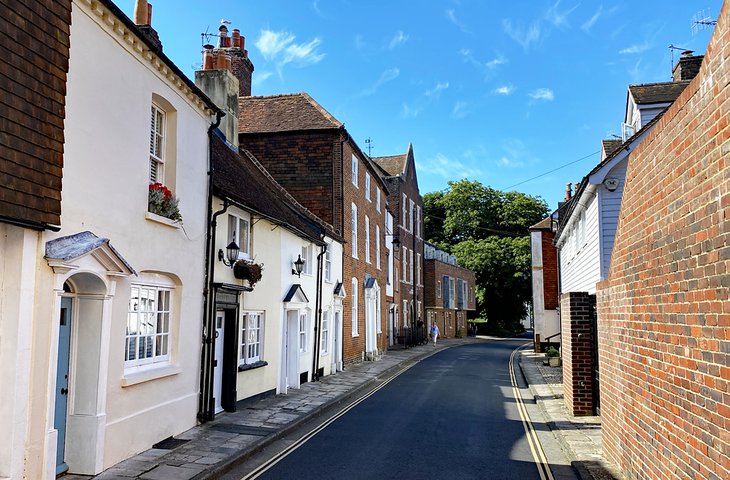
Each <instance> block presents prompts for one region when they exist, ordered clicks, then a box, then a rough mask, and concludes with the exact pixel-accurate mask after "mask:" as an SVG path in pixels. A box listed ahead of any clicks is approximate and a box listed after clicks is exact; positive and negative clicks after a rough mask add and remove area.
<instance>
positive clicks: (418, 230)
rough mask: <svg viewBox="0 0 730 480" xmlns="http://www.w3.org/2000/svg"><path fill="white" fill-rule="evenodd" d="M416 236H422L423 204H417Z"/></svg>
mask: <svg viewBox="0 0 730 480" xmlns="http://www.w3.org/2000/svg"><path fill="white" fill-rule="evenodd" d="M416 236H417V237H419V238H420V237H421V206H420V205H416Z"/></svg>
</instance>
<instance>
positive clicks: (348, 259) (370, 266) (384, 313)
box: [342, 142, 388, 364]
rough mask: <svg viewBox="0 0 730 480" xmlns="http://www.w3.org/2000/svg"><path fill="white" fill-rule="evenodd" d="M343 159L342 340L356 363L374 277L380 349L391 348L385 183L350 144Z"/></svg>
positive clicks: (361, 350) (346, 359)
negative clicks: (377, 231) (344, 294)
mask: <svg viewBox="0 0 730 480" xmlns="http://www.w3.org/2000/svg"><path fill="white" fill-rule="evenodd" d="M343 154H344V157H343V159H342V168H343V172H344V174H343V176H342V185H343V193H344V195H343V198H344V208H343V213H344V215H343V219H344V227H343V233H342V236H343V237H344V238H345V246H344V248H343V252H344V258H343V265H342V269H343V277H344V280H343V281H344V284H345V288H346V289H347V297H345V299H344V302H343V309H344V313H343V335H342V337H343V340H342V347H343V352H342V357H343V361H344V362H345V363H346V364H347V363H353V362H357V361H360V360H362V358H363V353H364V352H365V286H364V283H365V278H366V277H367V276H371V277H374V278H376V279H377V281H378V285H379V286H380V331H381V333H380V334H378V340H377V344H378V350H380V351H383V350H385V349H386V348H387V347H388V336H387V335H388V331H387V319H388V302H387V301H386V296H385V289H386V283H385V282H386V281H387V278H386V275H387V269H386V265H385V199H386V195H385V191H384V190H383V184H382V182H381V180H380V179H379V177H378V175H377V172H376V171H375V170H373V169H372V168H370V167H369V162H367V161H366V160H365V158H364V157H363V156H362V155H361V154H360V152H359V151H358V149H357V148H355V147H353V146H352V145H351V144H350V143H349V142H347V143H345V145H344V149H343ZM353 154H354V155H356V156H357V157H358V160H359V164H358V181H357V187H355V185H354V184H353V183H352V155H353ZM366 172H367V173H369V174H370V201H368V200H367V199H366V198H365V173H366ZM376 188H379V189H380V190H381V192H380V211H378V210H377V207H376V200H377V194H376V193H375V191H376ZM353 203H355V205H356V206H357V243H358V245H357V252H358V258H353V256H352V243H351V239H352V232H351V225H350V220H351V218H352V204H353ZM366 215H367V217H368V218H369V219H370V263H367V262H366V261H365V216H366ZM375 225H378V226H379V227H380V269H378V268H377V263H376V259H375V255H376V249H375ZM353 277H354V278H357V280H358V292H357V294H358V295H357V302H358V308H357V314H358V318H357V319H356V321H357V324H358V328H357V331H358V335H357V336H355V337H353V336H352V323H351V322H352V321H354V320H353V319H352V302H353V301H354V300H355V298H354V297H353V295H352V279H353Z"/></svg>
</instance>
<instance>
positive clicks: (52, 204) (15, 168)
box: [0, 0, 71, 227]
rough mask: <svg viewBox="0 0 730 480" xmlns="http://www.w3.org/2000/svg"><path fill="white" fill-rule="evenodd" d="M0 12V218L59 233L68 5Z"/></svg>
mask: <svg viewBox="0 0 730 480" xmlns="http://www.w3.org/2000/svg"><path fill="white" fill-rule="evenodd" d="M0 10H2V12H3V20H2V22H0V36H2V37H3V41H2V42H0V45H1V46H0V52H1V54H0V105H1V108H0V146H1V147H2V148H0V217H6V218H9V219H11V220H16V221H20V222H23V223H26V222H27V223H29V224H36V225H38V226H39V227H41V226H42V225H43V224H53V225H58V224H60V222H61V177H62V174H61V173H62V172H61V171H62V167H63V142H64V136H63V123H64V117H65V103H66V74H67V73H68V59H69V45H70V44H69V34H70V25H71V0H34V1H21V0H0Z"/></svg>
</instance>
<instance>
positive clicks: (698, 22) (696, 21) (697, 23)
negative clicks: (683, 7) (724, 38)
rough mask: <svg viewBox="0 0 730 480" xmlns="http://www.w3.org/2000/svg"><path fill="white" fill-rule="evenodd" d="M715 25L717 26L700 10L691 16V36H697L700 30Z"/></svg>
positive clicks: (715, 21) (715, 22)
mask: <svg viewBox="0 0 730 480" xmlns="http://www.w3.org/2000/svg"><path fill="white" fill-rule="evenodd" d="M715 25H717V20H713V19H712V17H711V16H710V15H709V14H708V13H705V10H700V11H699V12H697V13H695V14H694V15H692V35H697V34H698V33H699V32H701V31H702V30H705V29H707V28H709V27H714V26H715Z"/></svg>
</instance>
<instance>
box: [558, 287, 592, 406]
mask: <svg viewBox="0 0 730 480" xmlns="http://www.w3.org/2000/svg"><path fill="white" fill-rule="evenodd" d="M560 304H561V305H560V329H561V330H562V332H563V335H562V337H561V343H560V349H561V357H562V360H563V395H564V400H565V406H566V408H567V409H568V413H569V414H570V415H573V416H581V415H593V372H592V370H593V361H592V355H591V348H592V342H591V338H592V336H591V323H592V321H593V315H594V311H595V305H596V297H595V295H589V294H588V293H586V292H569V293H565V294H563V295H561V299H560Z"/></svg>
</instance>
